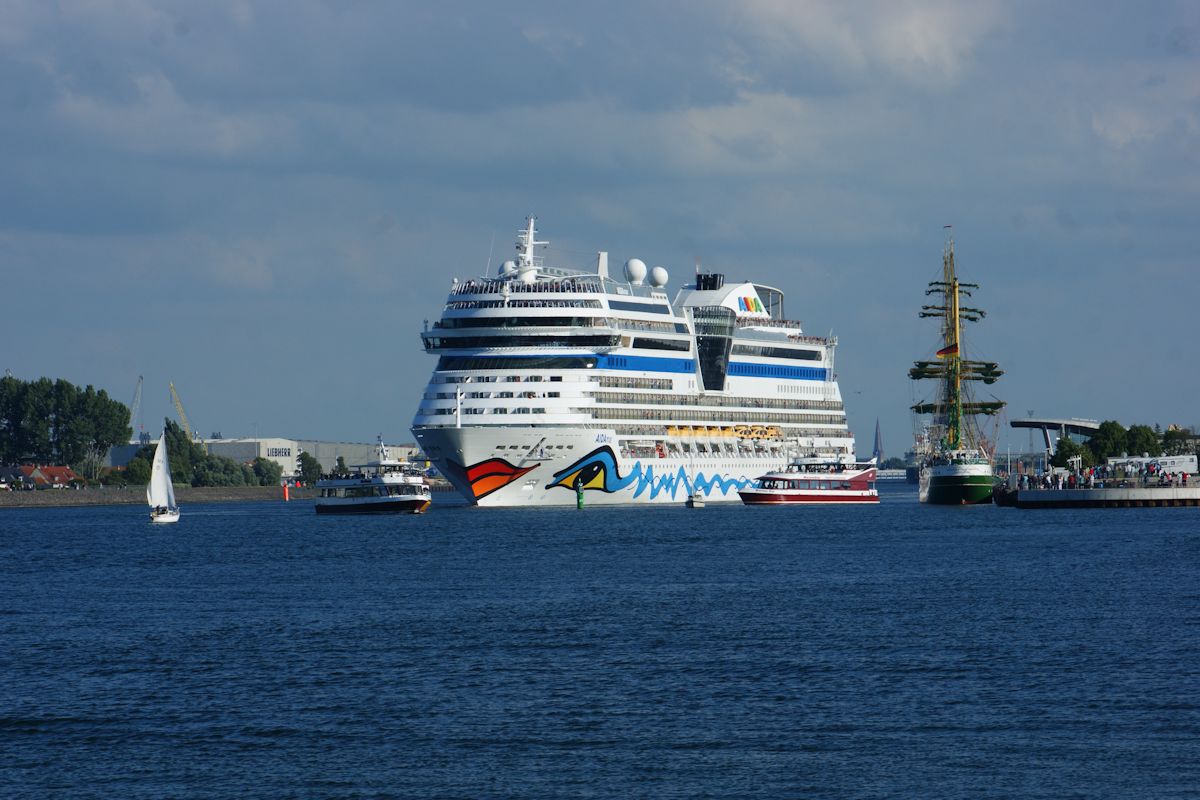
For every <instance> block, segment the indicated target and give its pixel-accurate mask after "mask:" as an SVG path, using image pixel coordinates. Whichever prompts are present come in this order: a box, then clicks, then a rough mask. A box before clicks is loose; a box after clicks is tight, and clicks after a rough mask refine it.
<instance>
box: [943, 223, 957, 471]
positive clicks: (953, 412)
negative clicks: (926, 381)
mask: <svg viewBox="0 0 1200 800" xmlns="http://www.w3.org/2000/svg"><path fill="white" fill-rule="evenodd" d="M942 275H943V284H944V285H943V287H942V291H943V298H944V300H945V306H944V307H945V308H946V309H947V311H948V312H949V313H948V314H947V315H946V335H945V337H943V338H944V340H945V343H946V344H945V347H944V348H943V349H942V350H940V351H939V355H942V356H944V357H945V358H946V410H947V418H946V447H947V449H949V450H958V449H959V448H961V447H962V369H961V363H960V360H959V359H960V357H961V355H962V319H961V318H960V316H959V314H960V313H961V311H960V304H959V302H958V300H959V292H960V291H962V290H961V288H960V286H959V283H958V275H956V274H955V272H954V234H953V233H948V234H947V235H946V246H945V248H944V249H943V251H942Z"/></svg>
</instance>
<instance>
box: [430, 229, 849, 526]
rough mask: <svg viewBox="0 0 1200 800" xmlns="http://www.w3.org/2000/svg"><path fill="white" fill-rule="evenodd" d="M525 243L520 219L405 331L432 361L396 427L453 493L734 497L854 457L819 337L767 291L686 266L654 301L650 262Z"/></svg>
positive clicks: (602, 498)
mask: <svg viewBox="0 0 1200 800" xmlns="http://www.w3.org/2000/svg"><path fill="white" fill-rule="evenodd" d="M537 236H538V232H537V229H536V217H533V216H530V217H528V218H527V219H526V224H525V227H524V228H523V229H522V230H521V231H520V232H519V233H518V236H517V246H516V249H517V254H516V258H515V259H512V260H508V261H505V262H504V263H503V264H502V265H500V268H499V270H498V273H497V274H488V275H483V276H481V277H478V278H472V279H469V280H465V281H462V282H460V281H459V280H458V279H457V278H456V279H454V281H453V283H452V285H451V288H450V295H449V297H447V299H446V305H445V307H444V309H443V311H442V315H441V318H440V319H438V320H437V321H436V322H434V323H433V325H432V326H430V325H429V324H428V323H427V324H426V328H425V330H424V331H423V332H422V333H421V339H422V342H423V343H424V346H425V350H426V352H428V353H430V354H432V355H435V356H437V365H436V367H434V370H433V375H432V377H431V378H430V379H429V383H428V385H427V386H426V388H425V393H424V396H423V398H422V400H421V404H420V408H419V409H418V410H417V413H416V416H415V418H414V419H413V424H412V432H413V435H414V436H415V437H416V440H417V443H418V444H419V445H420V447H421V448H422V450H423V451H424V452H425V455H426V457H427V458H428V459H429V460H430V461H431V462H433V464H434V465H435V466H436V467H437V468H438V469H439V470H440V471H441V472H442V474H443V475H444V476H445V477H446V478H447V479H448V480H449V481H450V482H451V483H452V484H453V485H454V487H455V488H456V489H457V490H458V491H459V492H460V493H461V494H462V495H463V496H464V497H465V498H466V499H467V501H468V502H469V503H472V504H475V505H480V506H555V505H573V504H576V503H577V502H583V501H584V499H585V498H586V502H587V503H588V504H589V505H592V504H630V503H682V502H683V501H685V500H687V499H689V498H693V499H694V500H697V501H698V500H704V501H707V502H719V501H726V502H739V501H740V498H739V495H738V490H739V489H743V488H746V487H748V486H750V485H752V484H753V482H754V480H755V478H757V477H758V476H760V475H762V474H764V473H766V472H770V471H772V470H779V469H783V468H784V467H785V465H786V464H788V463H789V462H790V461H791V460H792V459H793V458H796V457H799V456H811V457H820V458H824V459H827V460H830V461H840V462H853V461H854V460H855V459H854V437H853V435H852V434H851V433H850V431H849V429H848V427H847V424H846V414H845V409H844V407H843V405H842V396H841V392H840V390H839V388H838V384H837V380H836V376H835V374H834V350H835V348H836V345H837V339H836V338H834V337H833V336H832V335H831V336H829V337H819V336H809V335H806V334H805V333H804V330H803V328H802V327H801V325H800V323H799V322H797V321H795V320H789V319H787V317H786V316H785V315H784V304H783V301H784V295H783V292H782V291H780V290H779V289H776V288H773V287H770V286H764V285H762V284H757V283H751V282H733V281H726V279H725V276H723V275H721V274H718V273H711V272H709V273H701V272H700V271H699V268H697V272H696V275H695V280H694V282H693V283H691V284H689V285H686V286H684V287H683V288H682V289H680V290H679V291H678V292H677V293H676V295H675V297H674V299H672V298H670V297H668V292H667V283H668V279H669V275H668V273H667V270H666V269H664V268H663V267H654V268H653V269H647V267H646V264H645V263H644V262H643V261H642V260H640V259H637V258H631V259H629V260H628V261H626V262H625V264H624V265H623V268H622V269H621V271H620V274H618V275H610V274H609V264H608V254H607V253H606V252H600V253H597V256H596V261H595V266H594V268H592V269H587V270H583V269H578V268H565V267H560V266H552V265H548V264H546V263H545V259H544V258H543V257H542V256H541V255H540V252H542V251H541V248H544V247H545V246H546V245H548V244H549V242H545V241H539V240H538V238H537ZM489 271H490V270H489Z"/></svg>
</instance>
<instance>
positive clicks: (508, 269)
mask: <svg viewBox="0 0 1200 800" xmlns="http://www.w3.org/2000/svg"><path fill="white" fill-rule="evenodd" d="M516 271H517V262H515V261H513V260H512V259H511V258H510V259H509V260H508V261H505V262H504V263H503V264H501V265H500V274H501V275H512V274H513V273H514V272H516Z"/></svg>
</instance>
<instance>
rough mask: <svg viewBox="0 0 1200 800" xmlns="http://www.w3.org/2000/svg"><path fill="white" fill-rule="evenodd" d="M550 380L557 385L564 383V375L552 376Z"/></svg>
mask: <svg viewBox="0 0 1200 800" xmlns="http://www.w3.org/2000/svg"><path fill="white" fill-rule="evenodd" d="M550 380H551V381H555V382H557V383H562V375H551V376H550Z"/></svg>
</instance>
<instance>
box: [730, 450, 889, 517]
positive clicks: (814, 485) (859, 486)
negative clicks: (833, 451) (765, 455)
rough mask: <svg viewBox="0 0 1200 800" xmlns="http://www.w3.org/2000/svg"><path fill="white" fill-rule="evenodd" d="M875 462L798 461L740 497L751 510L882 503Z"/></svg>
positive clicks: (766, 477) (756, 482) (757, 483)
mask: <svg viewBox="0 0 1200 800" xmlns="http://www.w3.org/2000/svg"><path fill="white" fill-rule="evenodd" d="M878 476H879V470H878V469H877V468H876V466H875V459H871V460H870V461H868V462H865V463H859V464H856V463H852V462H847V461H829V460H828V459H825V458H820V457H801V458H797V459H795V460H794V461H792V463H790V464H788V465H787V467H786V468H785V469H783V470H780V471H778V472H768V473H767V474H766V475H763V476H762V477H760V478H759V479H758V480H756V481H755V482H754V483H753V484H752V485H751V486H748V487H746V488H745V489H742V490H741V491H740V492H739V493H738V494H740V495H741V497H742V502H743V503H745V504H746V505H748V506H755V505H785V504H800V505H832V504H846V503H855V504H861V503H878V502H879V491H878V490H877V489H876V488H875V480H876V479H877V478H878Z"/></svg>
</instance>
